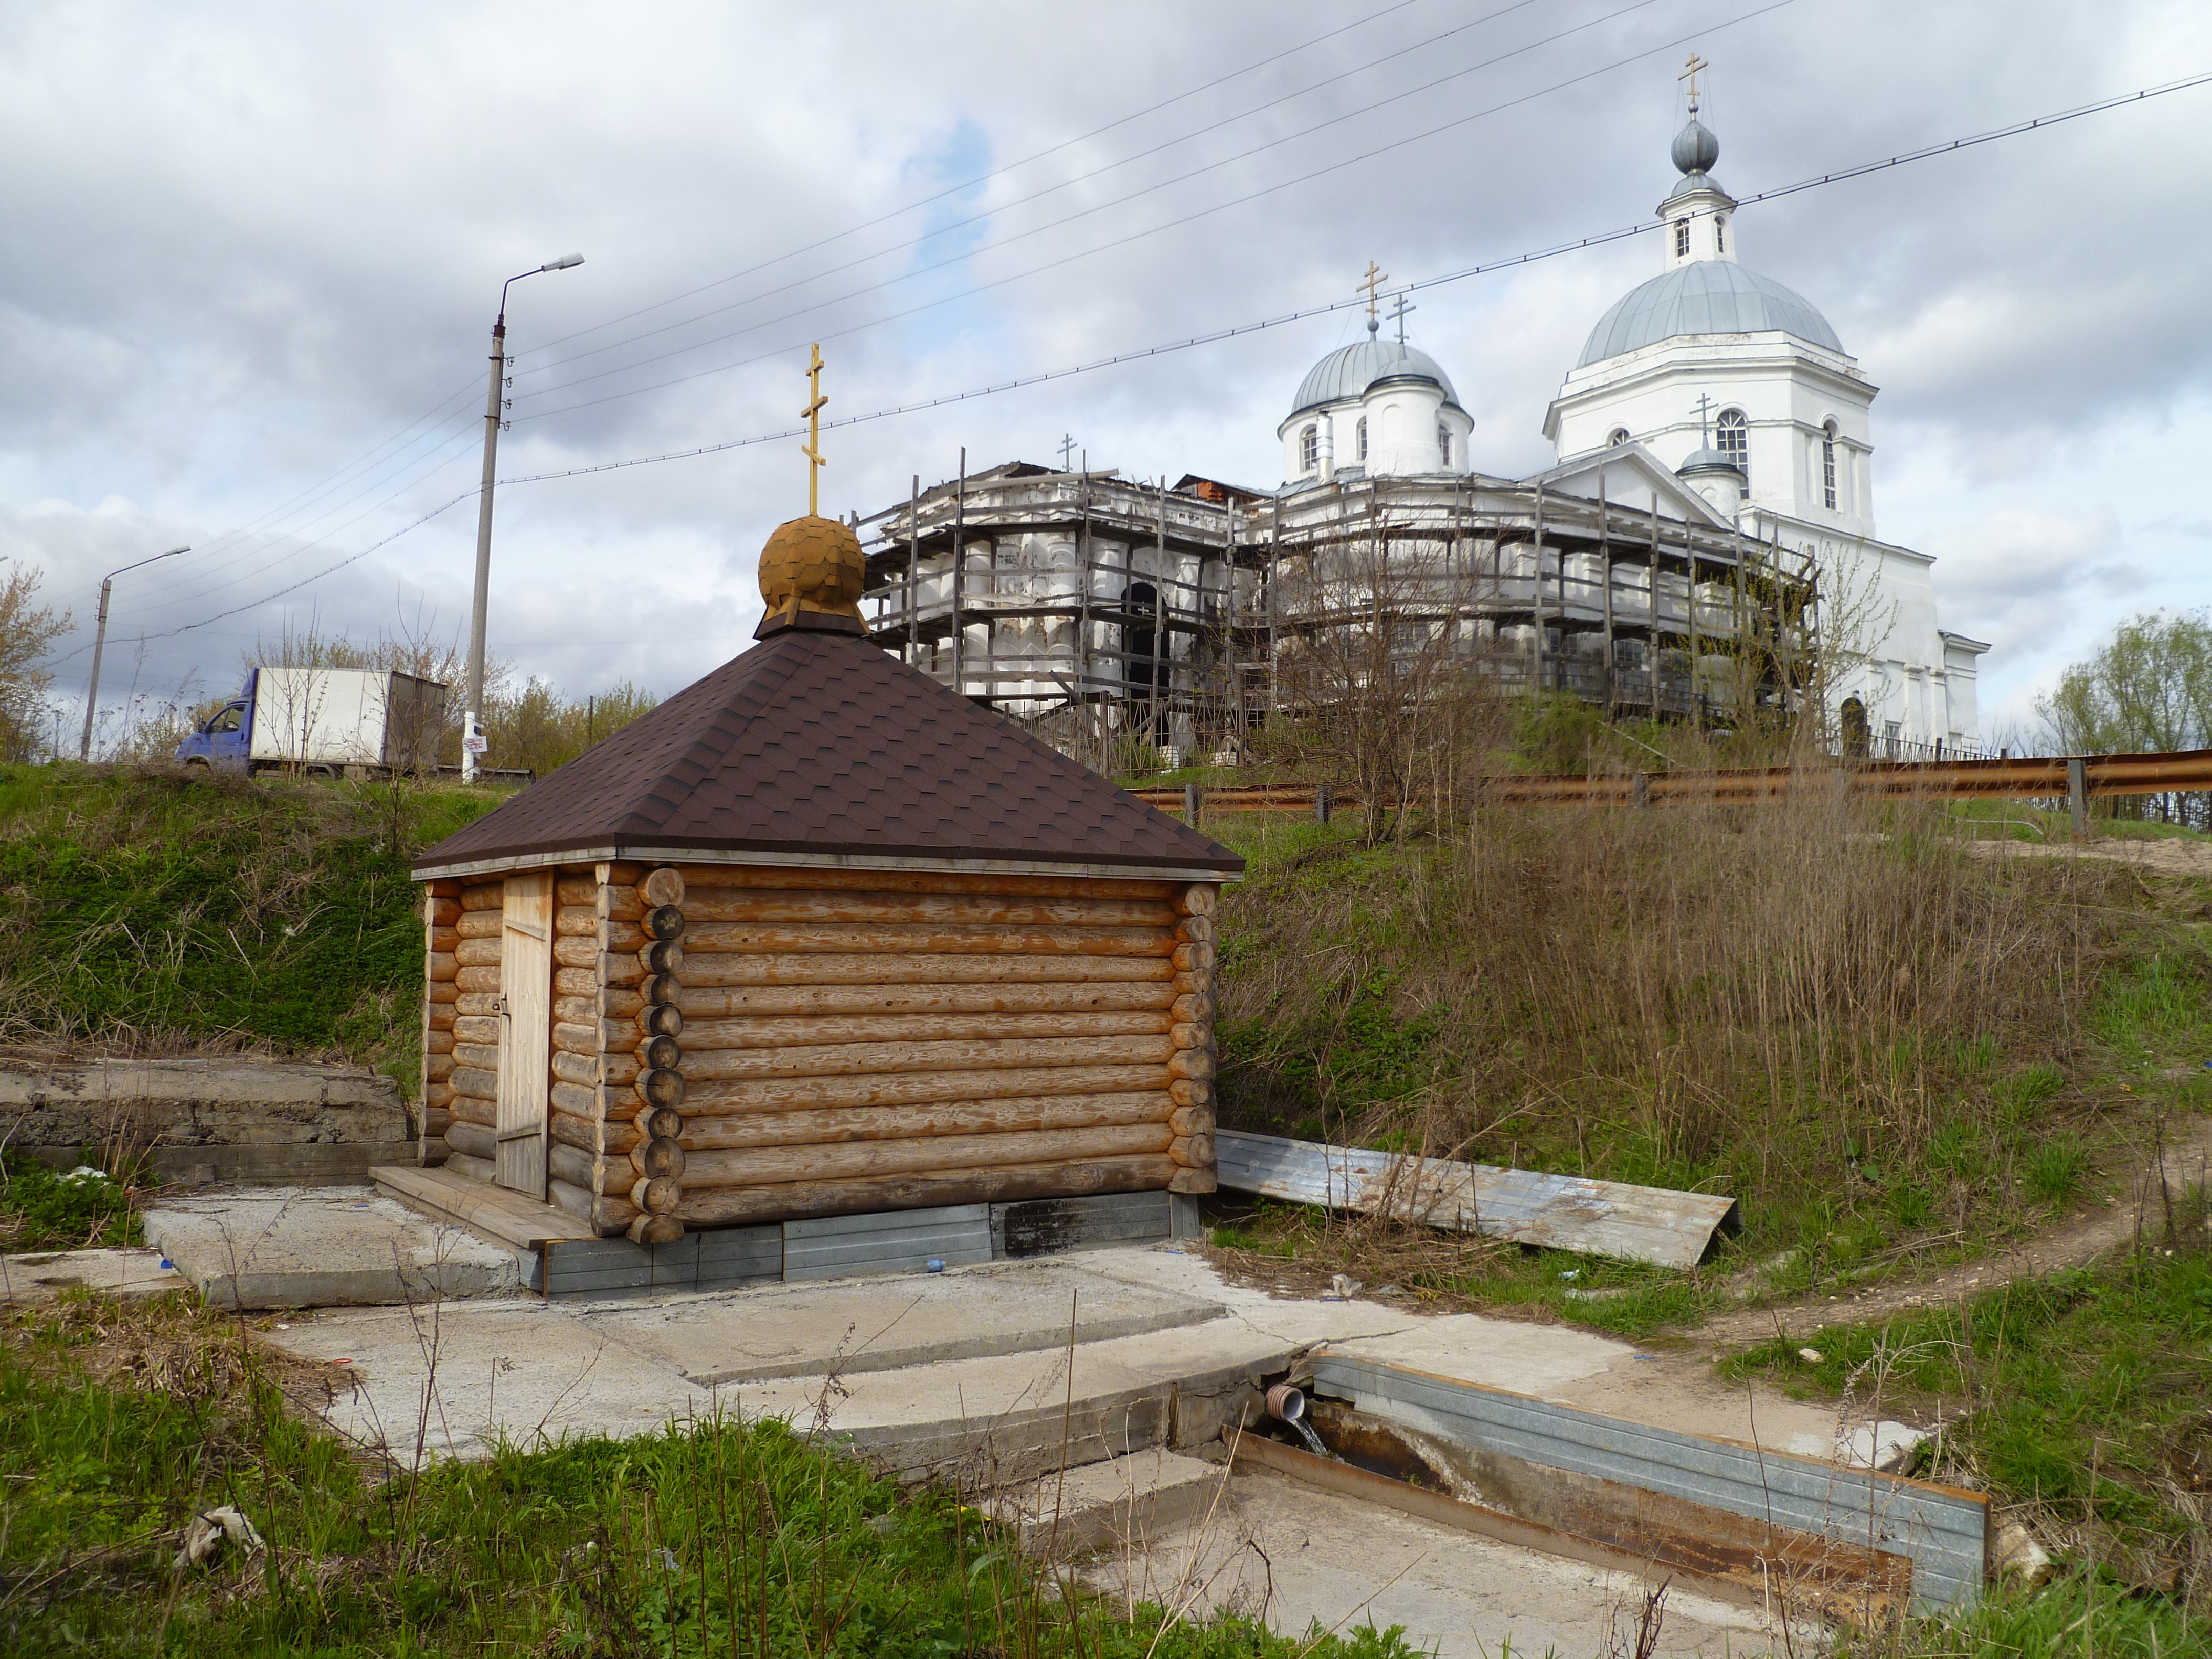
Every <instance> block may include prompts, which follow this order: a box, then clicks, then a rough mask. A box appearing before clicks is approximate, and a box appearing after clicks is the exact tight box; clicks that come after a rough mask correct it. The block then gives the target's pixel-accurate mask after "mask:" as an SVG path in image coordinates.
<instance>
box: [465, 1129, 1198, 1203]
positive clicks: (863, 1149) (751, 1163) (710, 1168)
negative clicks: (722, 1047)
mask: <svg viewBox="0 0 2212 1659" xmlns="http://www.w3.org/2000/svg"><path fill="white" fill-rule="evenodd" d="M1171 1139H1173V1134H1172V1132H1171V1131H1170V1129H1169V1128H1168V1126H1167V1125H1166V1124H1164V1123H1122V1124H1109V1125H1107V1126H1105V1127H1096V1128H1083V1129H1027V1130H1016V1131H1013V1132H1012V1133H1006V1134H981V1135H926V1136H917V1137H905V1138H901V1139H895V1140H855V1141H843V1142H836V1143H832V1144H829V1145H822V1146H753V1147H748V1148H746V1149H744V1151H741V1152H693V1153H690V1155H689V1156H688V1157H687V1158H685V1159H684V1171H683V1182H684V1192H685V1193H686V1194H690V1193H703V1192H706V1191H708V1190H709V1189H710V1188H717V1187H764V1186H769V1185H772V1184H775V1183H777V1182H805V1181H845V1180H851V1179H855V1178H860V1177H866V1176H890V1175H910V1174H917V1173H923V1172H935V1171H938V1170H989V1169H997V1168H1000V1167H1001V1166H1006V1165H1019V1164H1052V1163H1060V1162H1070V1163H1073V1162H1076V1161H1079V1160H1081V1159H1086V1158H1119V1157H1122V1156H1125V1155H1128V1154H1132V1153H1138V1152H1165V1151H1166V1150H1167V1148H1168V1143H1169V1142H1170V1140H1171ZM461 1150H462V1151H466V1150H468V1149H467V1148H465V1147H463V1148H461Z"/></svg>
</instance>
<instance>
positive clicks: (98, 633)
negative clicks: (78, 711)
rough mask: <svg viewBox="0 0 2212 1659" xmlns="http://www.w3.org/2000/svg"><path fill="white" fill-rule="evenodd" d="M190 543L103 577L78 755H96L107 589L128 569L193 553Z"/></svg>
mask: <svg viewBox="0 0 2212 1659" xmlns="http://www.w3.org/2000/svg"><path fill="white" fill-rule="evenodd" d="M189 552H191V548H189V547H173V548H171V549H170V550H168V551H167V552H166V553H156V554H155V556H153V557H152V558H150V559H141V560H139V561H138V563H137V564H126V565H125V566H124V567H123V569H122V570H111V571H109V572H108V573H107V574H106V575H105V576H103V577H101V578H100V626H99V627H97V628H96V629H94V630H93V635H92V684H89V685H88V686H86V687H85V689H84V740H83V741H82V742H81V743H80V744H77V749H76V757H77V758H78V759H79V760H81V761H88V760H90V759H91V758H92V715H93V711H94V709H96V708H99V707H100V652H101V651H102V650H103V649H105V648H106V645H107V590H108V589H109V588H111V587H112V586H115V579H116V578H117V577H118V576H120V575H121V574H124V571H126V570H137V569H138V568H140V567H141V566H143V565H149V564H153V563H155V562H159V561H160V560H162V559H173V558H175V557H176V556H177V555H178V554H179V553H189Z"/></svg>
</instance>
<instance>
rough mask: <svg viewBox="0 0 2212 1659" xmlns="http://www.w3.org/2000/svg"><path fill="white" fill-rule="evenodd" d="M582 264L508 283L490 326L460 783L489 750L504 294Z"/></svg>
mask: <svg viewBox="0 0 2212 1659" xmlns="http://www.w3.org/2000/svg"><path fill="white" fill-rule="evenodd" d="M583 263H584V256H583V255H582V254H580V253H564V254H562V256H561V257H560V258H557V259H548V260H547V261H546V262H545V263H544V264H542V265H540V266H538V270H526V271H522V272H520V273H519V274H518V275H515V276H510V277H508V278H507V280H506V281H505V282H504V283H501V284H500V288H499V319H498V320H497V321H496V322H495V323H493V324H492V325H491V389H490V391H489V392H487V393H486V394H485V396H484V447H483V491H482V493H481V494H480V495H478V496H477V588H476V604H475V605H474V607H473V608H472V609H471V611H470V612H469V700H468V705H467V708H466V709H465V712H464V713H463V714H462V715H461V781H462V782H463V783H474V782H475V781H476V780H477V756H479V755H481V754H483V752H484V750H485V749H486V748H488V747H489V744H487V743H486V742H485V740H484V734H483V725H482V723H481V717H482V715H483V668H484V611H485V608H486V607H487V605H489V602H490V599H491V486H492V478H493V476H494V475H495V473H496V472H497V471H498V468H499V428H500V402H501V400H500V389H501V382H502V381H503V380H505V379H506V378H507V289H510V288H513V286H514V285H515V284H516V283H519V282H520V281H521V280H522V279H523V277H525V276H537V275H538V271H545V270H569V269H571V268H572V267H574V266H576V265H580V264H583Z"/></svg>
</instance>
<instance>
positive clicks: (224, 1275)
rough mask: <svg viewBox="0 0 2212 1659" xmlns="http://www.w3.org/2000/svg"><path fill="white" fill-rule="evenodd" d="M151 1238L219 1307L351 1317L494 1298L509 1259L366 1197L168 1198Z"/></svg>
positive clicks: (501, 1289)
mask: <svg viewBox="0 0 2212 1659" xmlns="http://www.w3.org/2000/svg"><path fill="white" fill-rule="evenodd" d="M144 1221H145V1227H146V1237H147V1238H148V1240H149V1241H150V1242H151V1243H155V1244H156V1245H158V1246H159V1247H160V1248H161V1251H162V1253H163V1254H164V1255H167V1256H168V1257H169V1259H170V1260H171V1261H174V1262H175V1263H176V1264H177V1267H178V1269H179V1272H181V1273H183V1274H184V1276H185V1278H186V1279H189V1280H190V1281H191V1284H192V1285H193V1286H194V1288H196V1289H197V1290H198V1291H199V1292H200V1294H201V1295H202V1296H203V1297H205V1298H206V1300H207V1302H208V1304H209V1305H210V1306H211V1307H216V1308H222V1309H232V1308H343V1307H362V1306H374V1305H379V1304H393V1303H410V1302H424V1301H429V1300H434V1299H436V1298H440V1297H477V1296H497V1295H501V1294H503V1293H506V1292H508V1291H513V1290H515V1289H516V1288H517V1287H518V1286H519V1285H520V1282H521V1271H520V1263H519V1261H518V1260H517V1258H516V1256H515V1255H514V1253H513V1251H512V1250H509V1249H502V1248H501V1247H499V1246H497V1245H493V1244H487V1243H484V1242H483V1240H481V1239H479V1238H477V1237H476V1236H475V1235H473V1234H471V1233H469V1232H466V1231H463V1230H462V1229H460V1228H459V1227H451V1226H446V1225H441V1224H439V1223H437V1222H435V1221H433V1220H430V1219H428V1218H424V1217H422V1216H420V1215H417V1214H416V1213H415V1212H412V1211H410V1210H408V1209H406V1208H404V1206H400V1205H398V1204H397V1203H394V1202H393V1201H392V1200H391V1199H388V1198H385V1197H381V1196H380V1195H379V1194H376V1193H374V1191H372V1190H371V1189H370V1188H366V1187H337V1188H252V1189H250V1190H246V1191H231V1192H224V1191H217V1192H215V1193H210V1194H204V1195H199V1196H194V1197H187V1198H179V1199H167V1200H163V1201H162V1202H161V1205H160V1206H158V1207H156V1208H154V1209H150V1210H149V1211H147V1212H145V1217H144Z"/></svg>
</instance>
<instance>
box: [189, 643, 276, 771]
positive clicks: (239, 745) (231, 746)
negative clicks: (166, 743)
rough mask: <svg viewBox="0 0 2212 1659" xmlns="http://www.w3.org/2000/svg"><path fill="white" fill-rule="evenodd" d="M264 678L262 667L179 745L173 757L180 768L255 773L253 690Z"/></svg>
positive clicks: (252, 672)
mask: <svg viewBox="0 0 2212 1659" xmlns="http://www.w3.org/2000/svg"><path fill="white" fill-rule="evenodd" d="M260 677H261V671H260V670H259V669H258V668H256V669H251V670H249V671H247V673H246V684H245V686H244V687H243V688H242V689H241V690H240V691H239V694H238V695H237V696H234V697H233V698H232V699H231V700H230V701H229V702H227V703H225V704H223V706H222V708H218V709H217V710H216V712H215V713H214V714H210V715H209V716H208V717H207V719H206V720H203V721H201V722H200V726H199V729H198V730H197V731H195V732H192V733H191V735H190V736H189V737H187V738H185V740H184V741H183V742H182V743H180V744H178V745H177V752H176V754H175V755H174V756H173V757H172V758H173V759H174V760H175V761H176V762H177V763H178V764H179V765H180V766H187V767H205V768H209V769H213V770H216V771H220V772H247V773H250V772H252V770H253V759H252V755H253V691H254V682H255V681H257V680H258V679H259V678H260Z"/></svg>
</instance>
